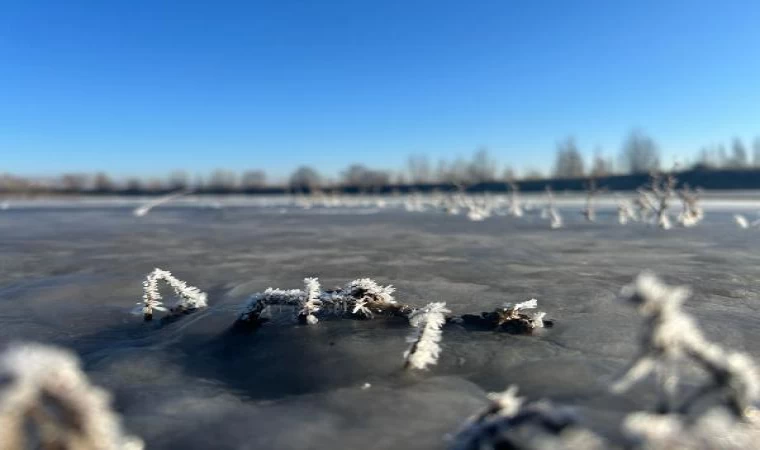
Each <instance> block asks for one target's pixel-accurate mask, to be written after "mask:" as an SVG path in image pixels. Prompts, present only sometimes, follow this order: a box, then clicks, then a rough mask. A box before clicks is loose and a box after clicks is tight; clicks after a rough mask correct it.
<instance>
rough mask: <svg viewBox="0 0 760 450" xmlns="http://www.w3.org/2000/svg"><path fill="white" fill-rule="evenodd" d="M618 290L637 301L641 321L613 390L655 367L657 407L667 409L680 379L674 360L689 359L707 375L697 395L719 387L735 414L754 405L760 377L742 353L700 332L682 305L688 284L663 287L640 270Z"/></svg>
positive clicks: (622, 388)
mask: <svg viewBox="0 0 760 450" xmlns="http://www.w3.org/2000/svg"><path fill="white" fill-rule="evenodd" d="M621 295H622V297H623V298H625V299H626V300H628V301H629V302H631V303H633V304H635V305H637V306H638V310H639V312H640V314H641V315H642V316H643V317H644V319H645V322H644V332H643V334H642V338H641V349H640V352H639V355H638V356H637V357H636V359H635V360H634V361H633V363H632V364H631V365H630V366H629V369H628V370H627V372H626V374H625V375H624V376H623V377H622V378H621V379H620V380H619V381H618V382H616V383H615V384H614V385H613V390H614V391H616V392H622V391H625V390H627V389H628V388H630V386H631V385H633V384H634V383H636V382H638V381H639V380H641V379H642V378H644V377H646V376H647V375H648V374H650V373H651V372H653V371H657V372H658V374H659V379H660V390H661V398H660V403H661V404H660V409H663V410H665V411H670V410H672V409H673V406H674V404H673V403H674V400H675V397H676V394H677V389H678V382H679V378H678V373H677V372H676V363H677V362H678V360H679V359H681V358H688V359H690V360H691V361H693V362H695V363H697V364H698V365H699V366H700V367H702V369H703V370H704V371H706V372H707V373H708V374H709V375H710V381H709V382H708V383H707V384H706V385H705V386H703V387H702V388H700V389H698V390H697V391H696V392H697V397H702V396H703V395H705V394H707V393H712V392H719V393H721V395H722V396H723V398H724V400H725V402H726V406H728V407H729V408H730V410H731V411H732V413H734V414H735V415H736V416H738V417H744V416H746V415H747V413H748V411H749V410H750V409H752V408H754V405H755V404H756V403H757V401H758V399H760V381H758V371H757V369H756V367H755V365H754V363H753V362H752V360H750V359H749V358H748V357H747V356H746V355H744V354H742V353H739V352H735V351H726V350H724V349H722V348H720V347H719V346H718V345H716V344H713V343H712V342H709V341H708V340H707V339H706V338H705V337H704V335H703V334H702V332H701V330H700V329H699V327H698V326H697V324H696V322H695V321H694V319H692V317H691V316H689V315H688V314H686V313H685V312H684V311H683V310H682V309H681V305H682V303H683V302H684V300H686V299H687V298H688V296H689V290H688V289H687V288H684V287H672V286H668V285H666V284H664V283H662V282H661V281H660V280H659V279H658V278H657V277H655V276H654V275H653V274H651V273H643V274H641V275H639V276H638V278H637V279H636V280H635V282H634V283H633V284H632V285H629V286H626V287H625V288H624V289H623V291H622V293H621ZM695 401H696V398H695V397H694V396H692V397H691V398H689V399H688V400H687V401H686V402H685V403H684V404H683V405H681V406H680V408H678V409H679V410H687V409H688V408H689V407H690V406H691V405H692V404H693V403H694V402H695Z"/></svg>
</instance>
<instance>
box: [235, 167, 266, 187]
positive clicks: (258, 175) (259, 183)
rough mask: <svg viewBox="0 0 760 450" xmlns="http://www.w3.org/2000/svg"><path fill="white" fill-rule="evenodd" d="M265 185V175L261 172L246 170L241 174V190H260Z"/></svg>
mask: <svg viewBox="0 0 760 450" xmlns="http://www.w3.org/2000/svg"><path fill="white" fill-rule="evenodd" d="M266 184H267V174H266V172H264V171H263V170H248V171H246V172H243V176H242V177H241V179H240V185H241V187H242V188H243V189H261V188H263V187H264V186H266Z"/></svg>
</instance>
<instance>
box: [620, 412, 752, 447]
mask: <svg viewBox="0 0 760 450" xmlns="http://www.w3.org/2000/svg"><path fill="white" fill-rule="evenodd" d="M622 428H623V433H624V435H625V436H626V437H627V438H628V440H630V441H631V443H632V445H631V446H635V448H644V449H646V450H672V449H678V450H746V449H750V448H756V447H757V444H758V440H760V423H759V422H758V420H757V419H751V420H748V421H737V420H736V419H735V417H733V416H732V415H730V414H728V413H726V412H725V411H721V410H718V409H710V410H708V411H707V412H706V413H705V414H703V415H701V416H700V417H698V418H697V419H696V420H693V421H691V420H688V419H686V418H685V417H682V416H679V415H675V414H652V413H646V412H636V413H633V414H629V415H628V416H627V417H626V419H625V421H624V422H623V427H622Z"/></svg>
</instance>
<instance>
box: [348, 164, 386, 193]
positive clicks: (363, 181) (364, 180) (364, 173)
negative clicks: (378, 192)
mask: <svg viewBox="0 0 760 450" xmlns="http://www.w3.org/2000/svg"><path fill="white" fill-rule="evenodd" d="M341 180H342V182H343V184H344V185H346V186H356V187H359V188H365V189H366V188H377V187H382V186H387V185H388V184H390V174H389V173H388V172H383V171H381V170H372V169H368V168H367V167H365V166H363V165H361V164H352V165H351V166H349V167H348V168H347V169H346V170H344V171H343V172H342V173H341Z"/></svg>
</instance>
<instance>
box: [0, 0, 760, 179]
mask: <svg viewBox="0 0 760 450" xmlns="http://www.w3.org/2000/svg"><path fill="white" fill-rule="evenodd" d="M632 126H640V127H642V128H644V129H645V130H647V131H648V132H649V133H650V134H651V135H653V136H654V137H655V138H656V139H657V140H658V142H659V143H660V144H661V146H662V147H663V151H664V152H665V153H666V154H667V155H676V156H679V155H680V156H683V155H688V154H690V153H692V152H694V151H695V150H696V149H697V148H698V147H699V146H701V145H704V144H709V143H711V142H718V141H724V142H725V141H728V140H729V139H730V138H731V137H733V136H735V135H738V136H740V137H742V138H744V139H745V140H749V139H750V138H752V137H754V136H755V135H758V134H760V2H758V1H757V0H747V1H718V0H715V1H703V0H691V1H644V0H641V1H638V0H637V1H627V2H623V1H610V0H605V1H595V2H585V1H569V0H567V1H565V0H555V1H542V0H534V1H507V0H498V1H489V2H474V1H456V2H453V1H444V0H435V1H427V0H426V1H415V0H398V1H397V0H393V1H380V0H373V1H370V0H352V1H332V0H309V1H298V2H296V1H290V0H271V1H253V0H249V1H239V2H225V1H205V2H201V1H193V0H181V1H157V0H150V1H143V0H130V1H117V0H113V1H96V0H92V1H78V0H70V1H61V0H52V1H35V0H11V1H4V2H2V3H0V171H9V172H15V173H20V174H28V175H31V174H40V175H44V174H54V173H60V172H64V171H95V170H101V169H102V170H106V171H109V172H111V173H113V174H115V175H139V174H148V175H154V174H163V173H166V172H168V171H170V170H172V169H178V168H184V169H188V170H190V171H198V172H208V171H210V170H212V169H215V168H228V169H235V170H243V169H248V168H265V169H267V170H269V172H270V173H272V174H274V175H283V174H287V173H288V172H290V171H291V170H292V169H293V168H295V166H297V165H299V164H302V163H306V164H311V165H314V166H315V167H317V168H318V169H319V170H320V171H323V172H325V173H327V174H334V173H337V172H338V171H339V170H340V169H342V168H343V167H345V166H347V165H348V164H349V163H351V162H363V163H366V164H367V165H370V166H373V167H377V168H400V167H402V166H404V164H405V161H406V158H407V156H408V155H409V154H411V153H426V154H428V155H430V157H431V158H432V159H433V160H437V159H439V158H448V159H452V158H454V157H456V156H459V155H461V156H468V155H469V154H470V153H471V152H472V151H473V150H474V149H475V148H476V147H478V146H480V145H484V146H487V147H488V148H489V149H490V150H491V152H492V154H493V155H494V156H495V157H497V158H498V159H499V160H500V161H501V162H510V163H511V164H512V165H513V166H514V167H515V168H518V169H524V168H528V167H536V168H543V169H547V168H548V167H550V166H551V164H552V160H553V155H554V146H555V143H556V141H557V140H558V139H560V138H562V137H564V136H566V135H568V134H573V135H575V136H576V137H577V140H578V143H579V144H580V145H581V147H582V148H583V150H584V152H586V153H587V154H589V155H591V154H592V152H593V148H594V147H595V146H597V145H598V146H601V147H602V148H603V149H604V151H605V152H606V153H607V154H609V155H614V154H616V153H617V152H618V149H619V146H620V142H621V140H622V138H623V135H624V134H625V133H626V132H627V130H629V129H630V128H631V127H632Z"/></svg>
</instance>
